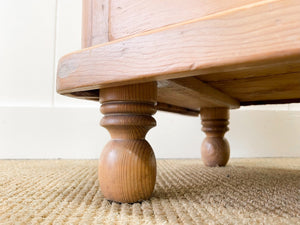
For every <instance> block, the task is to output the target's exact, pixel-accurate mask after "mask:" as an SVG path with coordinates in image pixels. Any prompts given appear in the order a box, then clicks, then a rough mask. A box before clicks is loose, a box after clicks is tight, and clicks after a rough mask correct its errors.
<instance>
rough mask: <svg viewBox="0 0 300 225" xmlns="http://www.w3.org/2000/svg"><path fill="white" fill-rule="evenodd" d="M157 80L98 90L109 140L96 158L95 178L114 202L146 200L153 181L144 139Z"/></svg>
mask: <svg viewBox="0 0 300 225" xmlns="http://www.w3.org/2000/svg"><path fill="white" fill-rule="evenodd" d="M156 98H157V85H156V82H150V83H145V84H134V85H128V86H122V87H112V88H104V89H102V90H101V91H100V102H101V104H102V105H101V112H102V113H103V114H104V117H103V118H102V120H101V125H102V126H103V127H105V128H106V129H107V130H108V131H109V133H110V135H111V140H110V141H109V142H108V143H107V145H106V146H105V147H104V149H103V151H102V153H101V156H100V161H99V170H98V177H99V182H100V187H101V192H102V193H103V195H104V196H105V198H107V199H109V200H113V201H117V202H127V203H132V202H137V201H141V200H145V199H148V198H149V197H150V196H151V194H152V191H153V189H154V185H155V180H156V160H155V155H154V153H153V150H152V148H151V146H150V145H149V143H148V142H147V141H146V140H145V136H146V133H147V132H148V130H149V129H151V128H152V127H154V126H155V125H156V121H155V119H154V118H153V117H152V116H151V115H153V114H154V113H155V112H156V109H155V104H156Z"/></svg>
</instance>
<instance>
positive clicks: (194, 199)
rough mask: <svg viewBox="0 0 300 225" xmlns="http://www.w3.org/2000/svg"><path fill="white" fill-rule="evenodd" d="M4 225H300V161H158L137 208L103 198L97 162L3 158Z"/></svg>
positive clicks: (0, 208)
mask: <svg viewBox="0 0 300 225" xmlns="http://www.w3.org/2000/svg"><path fill="white" fill-rule="evenodd" d="M0 224H172V225H173V224H300V159H299V158H298V159H250V160H249V159H248V160H247V159H231V161H230V163H229V165H228V166H227V167H225V168H207V167H204V166H203V164H202V163H201V161H200V160H159V161H158V176H157V183H156V186H155V191H154V193H153V197H152V198H151V199H150V200H149V201H144V202H142V203H136V204H118V203H112V202H109V201H107V200H105V199H104V198H103V196H102V194H101V191H100V190H99V185H98V181H97V161H96V160H22V161H19V160H15V161H14V160H0Z"/></svg>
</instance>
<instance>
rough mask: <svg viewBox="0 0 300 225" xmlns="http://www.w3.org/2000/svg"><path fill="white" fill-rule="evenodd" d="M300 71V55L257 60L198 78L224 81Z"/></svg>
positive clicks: (208, 80) (207, 80)
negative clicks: (249, 64)
mask: <svg viewBox="0 0 300 225" xmlns="http://www.w3.org/2000/svg"><path fill="white" fill-rule="evenodd" d="M298 71H300V60H299V57H298V56H296V57H286V58H285V59H284V60H282V59H278V60H273V61H272V62H271V64H269V63H267V62H265V61H262V62H258V63H257V62H256V63H255V64H253V65H251V66H248V67H245V68H242V67H241V68H240V69H238V70H233V71H223V72H217V73H211V74H207V75H201V76H198V78H199V79H200V80H202V81H205V82H212V81H223V80H234V79H244V78H251V77H263V76H268V75H270V74H273V75H276V74H282V75H284V74H289V73H295V72H298Z"/></svg>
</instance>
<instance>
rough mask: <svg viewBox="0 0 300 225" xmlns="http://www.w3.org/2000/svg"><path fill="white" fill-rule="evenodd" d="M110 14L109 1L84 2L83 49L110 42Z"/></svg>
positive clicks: (91, 0) (84, 0)
mask: <svg viewBox="0 0 300 225" xmlns="http://www.w3.org/2000/svg"><path fill="white" fill-rule="evenodd" d="M108 12H109V0H83V1H82V34H81V46H82V48H88V47H91V46H93V45H98V44H101V43H105V42H108V41H109V39H108Z"/></svg>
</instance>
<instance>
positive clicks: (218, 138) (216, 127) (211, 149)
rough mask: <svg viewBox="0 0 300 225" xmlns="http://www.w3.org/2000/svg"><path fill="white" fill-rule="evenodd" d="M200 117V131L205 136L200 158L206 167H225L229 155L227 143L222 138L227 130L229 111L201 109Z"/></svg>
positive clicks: (225, 109) (224, 109) (223, 109)
mask: <svg viewBox="0 0 300 225" xmlns="http://www.w3.org/2000/svg"><path fill="white" fill-rule="evenodd" d="M200 115H201V120H202V126H203V127H202V131H204V132H205V134H206V138H205V139H204V141H203V142H202V146H201V158H202V160H203V162H204V164H205V165H206V166H225V165H226V163H227V162H228V159H229V155H230V148H229V143H228V141H227V140H226V138H224V134H225V132H226V131H228V130H229V129H228V127H227V125H228V124H229V122H228V119H229V109H227V108H203V109H201V110H200Z"/></svg>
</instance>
